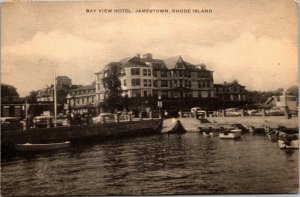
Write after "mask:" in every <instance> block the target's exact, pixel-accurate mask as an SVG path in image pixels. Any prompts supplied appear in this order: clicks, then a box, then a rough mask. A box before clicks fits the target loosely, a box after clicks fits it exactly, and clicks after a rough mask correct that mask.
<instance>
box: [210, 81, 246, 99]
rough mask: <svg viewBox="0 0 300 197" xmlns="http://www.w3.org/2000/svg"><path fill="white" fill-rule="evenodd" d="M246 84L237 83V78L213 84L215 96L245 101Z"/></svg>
mask: <svg viewBox="0 0 300 197" xmlns="http://www.w3.org/2000/svg"><path fill="white" fill-rule="evenodd" d="M245 88H246V86H243V85H241V84H239V82H238V81H237V80H234V81H232V82H229V83H228V82H226V81H225V82H224V83H223V84H214V91H215V96H216V98H219V99H220V100H223V101H246V93H247V91H246V89H245Z"/></svg>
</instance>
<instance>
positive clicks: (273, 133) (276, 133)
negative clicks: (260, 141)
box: [267, 130, 286, 142]
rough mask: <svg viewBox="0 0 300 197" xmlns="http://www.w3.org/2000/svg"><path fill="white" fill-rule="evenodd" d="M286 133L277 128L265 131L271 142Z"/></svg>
mask: <svg viewBox="0 0 300 197" xmlns="http://www.w3.org/2000/svg"><path fill="white" fill-rule="evenodd" d="M284 135H286V133H284V132H281V131H278V130H272V131H270V132H269V133H267V137H268V139H269V140H271V141H272V142H276V141H277V140H278V138H279V137H281V136H284Z"/></svg>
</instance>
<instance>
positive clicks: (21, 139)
mask: <svg viewBox="0 0 300 197" xmlns="http://www.w3.org/2000/svg"><path fill="white" fill-rule="evenodd" d="M161 126H162V120H142V121H132V122H119V123H105V124H91V125H84V126H65V127H56V128H43V129H30V130H16V131H3V132H1V149H2V152H3V151H4V152H5V151H14V150H15V146H16V144H22V143H55V142H63V141H71V144H72V143H74V144H76V143H87V142H89V141H91V140H100V141H101V140H107V139H122V138H129V137H136V136H146V135H153V134H159V133H160V131H161Z"/></svg>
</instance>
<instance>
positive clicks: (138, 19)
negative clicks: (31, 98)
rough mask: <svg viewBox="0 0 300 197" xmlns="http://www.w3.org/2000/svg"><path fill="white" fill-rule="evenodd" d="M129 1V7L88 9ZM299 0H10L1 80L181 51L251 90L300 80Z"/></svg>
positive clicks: (84, 71) (218, 77)
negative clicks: (63, 0)
mask: <svg viewBox="0 0 300 197" xmlns="http://www.w3.org/2000/svg"><path fill="white" fill-rule="evenodd" d="M115 8H124V9H126V8H128V9H130V10H131V11H132V13H110V14H109V13H99V12H97V13H87V12H86V9H115ZM147 8H148V9H160V8H163V9H169V10H170V11H171V10H172V9H202V8H203V9H211V10H212V13H206V14H203V13H202V14H195V13H190V14H174V13H160V14H153V13H151V14H150V13H148V14H146V13H135V10H136V9H147ZM297 9H298V8H297V4H296V3H295V1H294V0H255V1H253V0H243V1H240V0H209V1H208V0H207V1H205V0H202V1H188V0H184V1H174V0H172V1H151V2H150V1H143V4H142V3H141V1H125V0H123V1H102V2H101V3H100V2H97V3H83V2H81V3H80V2H77V3H75V2H72V3H71V2H69V3H59V2H56V3H54V2H52V3H45V2H41V3H29V2H27V3H6V4H3V5H2V17H1V20H2V21H1V23H2V24H1V36H2V38H1V39H2V40H1V42H2V43H1V44H2V46H1V82H2V83H8V84H10V85H13V86H15V87H16V88H17V91H18V92H19V93H20V94H21V95H22V96H25V95H26V94H28V93H29V92H30V91H31V90H37V89H39V88H43V87H45V86H46V85H47V84H50V83H52V79H53V76H54V70H55V69H56V70H57V75H66V76H69V77H70V78H72V80H73V83H74V84H90V83H91V82H92V81H93V80H94V78H95V75H94V73H95V72H98V71H100V70H101V68H103V66H104V65H105V64H107V63H109V62H111V61H118V60H120V59H123V58H126V57H130V56H134V55H136V54H137V53H140V54H141V55H142V54H145V53H149V52H150V53H152V54H153V56H154V58H162V59H164V58H169V57H173V56H177V55H181V56H182V58H183V59H184V60H185V61H188V62H190V63H194V64H200V63H204V64H206V65H207V68H208V69H210V70H213V71H214V81H215V83H222V82H223V81H231V80H234V79H237V80H238V81H239V82H240V83H241V84H242V85H245V86H247V89H249V90H273V89H277V88H281V87H282V88H288V87H290V86H292V85H297V84H298V78H297V76H298V74H297V72H298V66H297V65H298V58H297V55H298V51H297V50H298V44H297V43H298V40H297V39H298V38H297V36H298V34H297V28H298V27H297V25H298V23H297Z"/></svg>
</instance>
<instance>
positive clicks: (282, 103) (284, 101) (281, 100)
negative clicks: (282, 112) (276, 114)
mask: <svg viewBox="0 0 300 197" xmlns="http://www.w3.org/2000/svg"><path fill="white" fill-rule="evenodd" d="M265 105H266V106H269V107H286V106H287V107H288V108H289V109H290V110H297V108H298V101H297V98H296V96H292V95H288V94H287V92H286V91H283V94H282V95H281V96H272V97H270V98H269V99H268V100H267V102H266V103H265Z"/></svg>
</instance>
